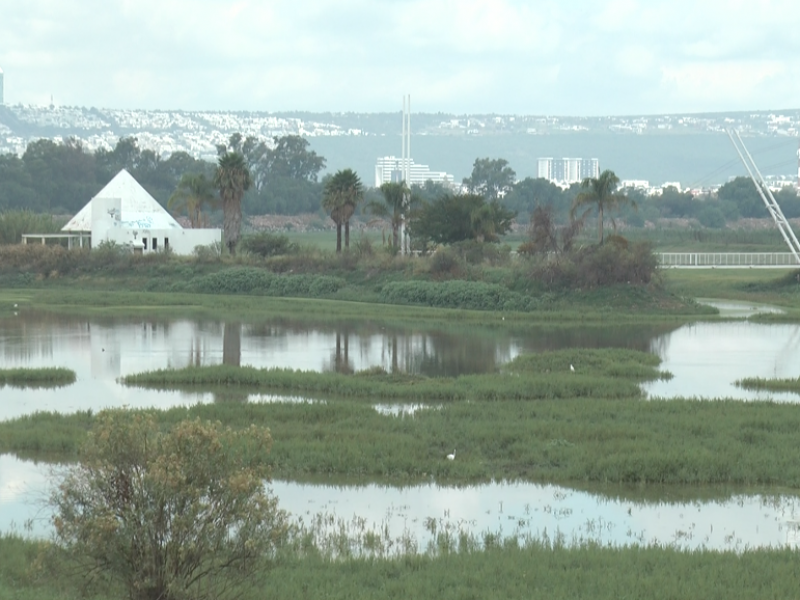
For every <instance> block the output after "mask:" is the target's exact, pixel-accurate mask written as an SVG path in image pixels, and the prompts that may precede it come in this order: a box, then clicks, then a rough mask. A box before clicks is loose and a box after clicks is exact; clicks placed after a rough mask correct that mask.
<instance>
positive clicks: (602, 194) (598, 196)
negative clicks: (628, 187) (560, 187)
mask: <svg viewBox="0 0 800 600" xmlns="http://www.w3.org/2000/svg"><path fill="white" fill-rule="evenodd" d="M618 186H619V177H617V175H616V174H615V173H614V171H609V170H606V171H603V172H602V173H600V176H599V177H597V178H595V177H587V178H586V179H584V180H583V181H582V182H581V191H580V192H579V193H578V195H577V196H575V200H574V201H573V202H572V210H571V211H570V216H571V217H572V218H573V219H575V217H576V215H577V213H578V212H579V211H580V210H581V209H585V210H584V212H583V213H582V214H581V216H580V217H579V219H580V220H583V219H584V218H585V217H586V216H588V214H589V213H590V212H592V211H593V210H595V209H596V210H597V239H598V241H599V242H600V243H601V244H602V243H603V218H604V214H605V212H606V211H609V210H613V209H616V208H619V207H620V206H622V205H624V204H632V205H634V206H635V203H634V201H633V200H631V199H630V198H628V197H627V196H626V195H625V194H621V193H619V192H617V187H618Z"/></svg>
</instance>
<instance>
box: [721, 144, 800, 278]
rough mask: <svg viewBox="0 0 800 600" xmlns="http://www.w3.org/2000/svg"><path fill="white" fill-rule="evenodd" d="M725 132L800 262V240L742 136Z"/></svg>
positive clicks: (799, 152) (799, 173)
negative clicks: (799, 240)
mask: <svg viewBox="0 0 800 600" xmlns="http://www.w3.org/2000/svg"><path fill="white" fill-rule="evenodd" d="M727 133H728V137H729V138H730V139H731V143H732V144H733V147H734V148H736V152H737V153H738V154H739V158H741V159H742V163H743V164H744V168H745V169H747V173H748V175H750V179H751V180H752V181H753V183H754V184H755V186H756V190H757V191H758V195H759V196H761V200H762V201H763V202H764V206H766V207H767V211H769V214H770V215H771V216H772V220H773V221H775V224H776V225H777V226H778V230H779V231H780V232H781V235H782V236H783V240H784V241H785V242H786V245H787V246H789V250H790V251H791V252H792V254H793V255H794V259H795V262H797V264H800V242H798V241H797V236H795V234H794V231H792V227H791V225H789V221H787V220H786V217H785V216H783V211H782V210H781V207H780V205H779V204H778V201H777V200H775V196H773V195H772V190H770V189H769V186H768V185H767V183H766V182H765V181H764V177H763V176H762V175H761V171H759V170H758V166H756V163H755V161H754V160H753V157H752V156H751V155H750V152H749V151H748V150H747V146H745V145H744V142H743V141H742V136H740V135H739V132H738V131H737V130H736V129H728V130H727ZM797 153H798V159H800V150H798V152H797ZM798 177H800V165H798Z"/></svg>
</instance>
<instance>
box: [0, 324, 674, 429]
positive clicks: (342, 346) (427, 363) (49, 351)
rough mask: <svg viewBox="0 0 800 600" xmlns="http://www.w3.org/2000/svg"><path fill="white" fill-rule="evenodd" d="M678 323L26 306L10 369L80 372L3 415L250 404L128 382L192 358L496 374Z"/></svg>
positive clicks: (0, 353)
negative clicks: (519, 361)
mask: <svg viewBox="0 0 800 600" xmlns="http://www.w3.org/2000/svg"><path fill="white" fill-rule="evenodd" d="M674 328H675V326H674V325H657V326H633V327H589V328H575V327H573V328H560V329H559V328H555V327H528V328H520V329H518V330H515V331H510V330H509V329H505V328H502V327H500V326H497V327H485V326H483V327H482V326H474V325H470V326H466V327H460V326H457V325H456V326H454V325H452V324H442V325H437V324H431V323H425V324H423V325H420V326H414V325H406V324H402V325H398V324H392V323H386V322H377V321H369V320H363V321H356V320H352V321H349V320H345V321H336V322H334V323H331V322H325V321H321V320H316V321H313V320H312V321H307V320H296V319H286V318H274V319H269V320H264V321H257V322H234V321H230V322H222V321H218V320H213V319H208V318H200V319H168V318H150V317H142V316H139V317H112V316H91V317H81V316H74V315H54V314H51V313H46V312H22V313H20V314H19V315H18V316H16V317H7V318H4V319H0V368H14V367H28V368H38V367H49V366H60V367H66V368H69V369H72V370H74V371H75V372H76V375H77V381H76V383H75V384H74V385H72V386H69V387H67V388H61V389H58V390H44V391H41V392H40V391H36V392H33V391H31V390H10V389H5V390H3V402H2V403H0V419H8V418H12V417H16V416H21V415H24V414H28V413H31V412H34V411H36V410H52V411H60V412H74V411H76V410H85V409H89V408H92V409H95V410H96V409H100V408H104V407H108V406H130V407H150V406H153V407H168V406H175V405H188V404H194V403H197V402H212V401H215V400H216V401H224V402H243V401H246V400H247V398H248V394H247V393H245V392H241V391H236V390H230V389H226V390H224V391H217V392H214V393H209V394H199V393H182V392H159V391H154V390H141V389H136V388H126V387H124V386H121V385H119V384H118V383H117V381H116V380H117V378H119V377H120V376H124V375H128V374H132V373H138V372H141V371H148V370H153V369H163V368H181V367H185V366H189V365H197V366H200V365H211V364H220V363H224V364H231V365H251V366H255V367H284V368H292V369H303V370H313V371H337V372H341V373H352V372H354V371H360V370H364V369H368V368H371V367H381V368H383V369H385V370H387V371H389V372H406V373H417V374H424V375H428V376H432V377H436V376H456V375H460V374H465V373H482V372H492V371H496V370H498V369H499V367H500V366H501V365H502V364H504V363H506V362H508V361H509V360H511V359H512V358H514V357H515V356H517V355H518V354H519V353H521V352H532V351H542V350H552V349H559V348H568V347H572V346H576V345H577V346H582V347H592V348H593V347H606V346H621V347H633V348H638V349H645V350H646V349H647V348H648V347H649V344H650V342H651V340H652V339H653V337H654V336H656V335H658V334H659V333H664V332H666V331H669V330H671V329H674Z"/></svg>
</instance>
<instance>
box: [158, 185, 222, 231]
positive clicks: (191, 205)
mask: <svg viewBox="0 0 800 600" xmlns="http://www.w3.org/2000/svg"><path fill="white" fill-rule="evenodd" d="M217 198H218V197H217V195H216V194H215V193H214V184H213V183H212V182H211V181H209V180H208V179H206V176H205V175H203V174H202V173H200V174H197V173H185V174H184V175H183V177H181V180H180V182H179V183H178V187H177V188H176V189H175V192H174V193H173V194H172V195H171V196H170V197H169V201H168V202H167V208H168V209H169V210H170V211H172V212H173V214H176V213H181V212H183V211H186V214H187V215H188V217H189V223H190V224H191V226H192V228H193V229H196V228H198V227H207V226H208V217H207V215H204V214H203V209H204V208H206V207H208V208H214V207H215V206H216V204H217Z"/></svg>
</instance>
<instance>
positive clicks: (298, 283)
mask: <svg viewBox="0 0 800 600" xmlns="http://www.w3.org/2000/svg"><path fill="white" fill-rule="evenodd" d="M345 285H346V282H345V280H344V279H342V278H340V277H332V276H330V275H277V274H275V273H272V272H270V271H265V270H264V269H257V268H253V267H232V268H229V269H225V270H223V271H219V272H217V273H210V274H208V275H203V276H201V277H195V278H194V279H193V280H192V281H191V282H190V283H189V288H190V289H192V290H194V291H196V292H201V293H206V294H262V295H264V296H309V297H323V296H330V295H332V294H335V293H336V292H337V291H339V290H340V289H341V288H343V287H344V286H345Z"/></svg>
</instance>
